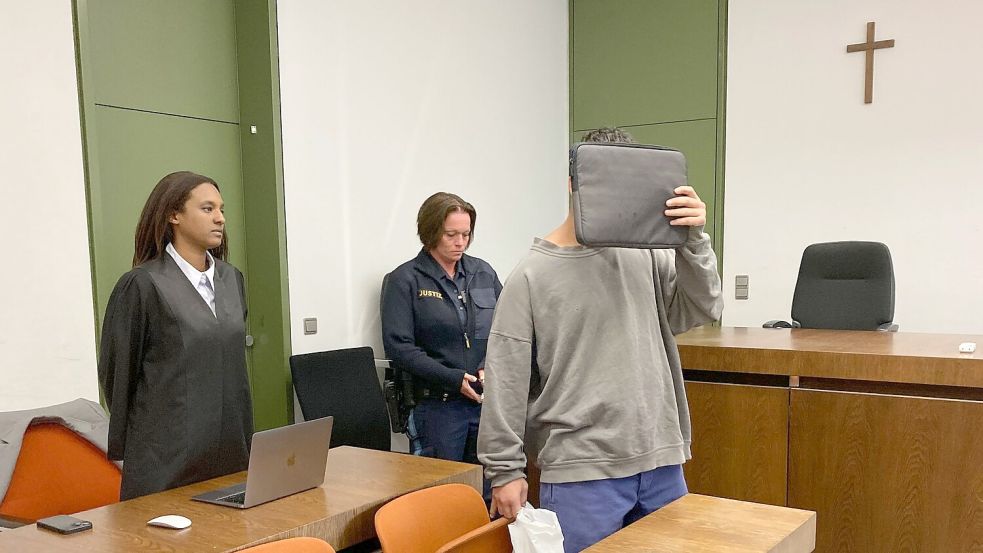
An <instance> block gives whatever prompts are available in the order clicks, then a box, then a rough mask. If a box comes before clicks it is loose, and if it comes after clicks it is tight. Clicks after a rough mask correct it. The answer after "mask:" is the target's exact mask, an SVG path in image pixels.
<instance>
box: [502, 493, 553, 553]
mask: <svg viewBox="0 0 983 553" xmlns="http://www.w3.org/2000/svg"><path fill="white" fill-rule="evenodd" d="M509 536H510V537H511V538H512V548H513V553H563V531H562V530H560V521H559V520H557V519H556V513H554V512H553V511H549V510H546V509H534V508H533V506H532V505H530V504H529V503H526V506H525V507H523V508H521V509H519V513H518V514H517V515H516V516H515V521H513V522H512V523H511V524H509Z"/></svg>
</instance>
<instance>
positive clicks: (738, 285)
mask: <svg viewBox="0 0 983 553" xmlns="http://www.w3.org/2000/svg"><path fill="white" fill-rule="evenodd" d="M749 280H750V279H749V278H748V275H737V276H736V277H734V299H736V300H746V299H747V298H748V282H749Z"/></svg>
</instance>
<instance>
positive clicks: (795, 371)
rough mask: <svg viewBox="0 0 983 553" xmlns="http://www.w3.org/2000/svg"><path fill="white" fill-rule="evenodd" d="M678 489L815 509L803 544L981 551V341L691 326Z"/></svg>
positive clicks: (683, 345) (866, 552) (683, 341)
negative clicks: (688, 432)
mask: <svg viewBox="0 0 983 553" xmlns="http://www.w3.org/2000/svg"><path fill="white" fill-rule="evenodd" d="M677 342H678V346H679V352H680V356H681V359H682V364H683V368H684V371H685V375H686V380H687V384H686V387H687V394H688V397H689V405H690V411H691V416H692V426H693V459H692V460H691V461H690V462H688V463H687V464H686V467H685V471H686V479H687V482H688V484H689V487H690V491H691V492H693V493H697V494H706V495H713V496H720V497H729V498H734V499H741V500H746V501H753V502H760V503H769V504H773V505H783V506H788V507H794V508H798V509H805V510H810V511H816V513H817V534H816V551H817V552H823V553H827V552H847V551H856V552H862V553H875V552H885V553H888V552H890V553H894V552H898V551H921V552H933V553H934V552H943V551H978V550H981V548H983V354H981V353H980V352H976V353H972V354H966V353H959V352H958V346H959V344H960V343H961V342H977V343H979V344H980V345H981V346H983V336H970V335H941V334H917V333H904V332H898V333H893V332H863V331H833V330H804V329H794V330H786V329H762V328H726V327H725V328H700V329H696V330H693V331H690V332H688V333H686V334H683V335H681V336H678V337H677Z"/></svg>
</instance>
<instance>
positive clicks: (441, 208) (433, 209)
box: [416, 192, 478, 250]
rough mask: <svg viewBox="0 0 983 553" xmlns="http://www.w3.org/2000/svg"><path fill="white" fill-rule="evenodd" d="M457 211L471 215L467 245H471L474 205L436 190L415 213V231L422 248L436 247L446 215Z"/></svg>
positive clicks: (474, 217)
mask: <svg viewBox="0 0 983 553" xmlns="http://www.w3.org/2000/svg"><path fill="white" fill-rule="evenodd" d="M457 211H460V212H462V213H467V214H468V215H469V216H470V217H471V240H469V241H468V245H469V246H470V245H471V242H473V241H474V222H475V219H477V218H478V214H477V213H475V210H474V206H473V205H471V204H469V203H468V202H466V201H464V200H462V199H461V197H460V196H457V195H455V194H450V193H448V192H437V193H436V194H434V195H433V196H430V197H429V198H427V199H426V200H425V201H424V202H423V205H421V206H420V212H419V213H417V215H416V233H417V235H418V236H419V237H420V242H421V243H423V247H424V248H426V249H427V250H432V249H434V248H436V247H437V244H438V243H439V242H440V237H441V235H442V234H444V221H445V220H447V216H448V215H450V214H451V213H454V212H457Z"/></svg>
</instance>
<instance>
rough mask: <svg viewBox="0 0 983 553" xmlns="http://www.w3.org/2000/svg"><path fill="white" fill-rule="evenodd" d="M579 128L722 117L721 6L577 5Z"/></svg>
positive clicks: (626, 1)
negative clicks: (719, 87)
mask: <svg viewBox="0 0 983 553" xmlns="http://www.w3.org/2000/svg"><path fill="white" fill-rule="evenodd" d="M571 10H572V13H571V28H572V37H571V44H572V48H571V57H572V63H571V79H572V86H571V91H572V97H571V110H572V129H573V130H583V129H591V128H597V127H601V126H621V125H643V124H652V123H662V122H671V121H688V120H694V119H706V118H711V117H715V116H716V111H717V61H718V60H717V49H718V36H719V33H718V15H719V14H718V3H717V0H573V2H572V4H571Z"/></svg>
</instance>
